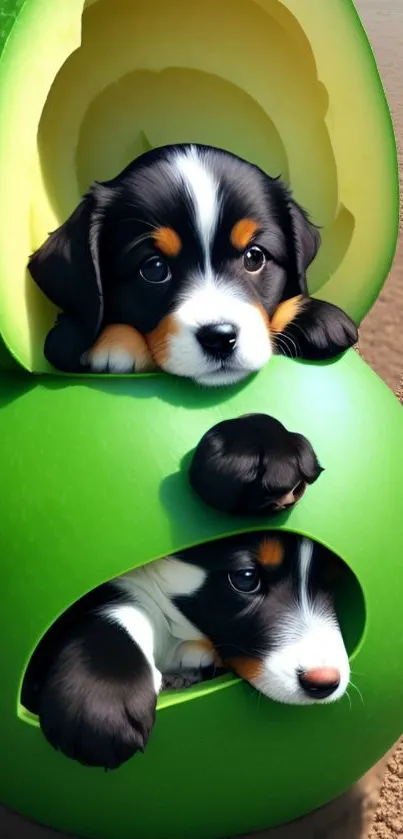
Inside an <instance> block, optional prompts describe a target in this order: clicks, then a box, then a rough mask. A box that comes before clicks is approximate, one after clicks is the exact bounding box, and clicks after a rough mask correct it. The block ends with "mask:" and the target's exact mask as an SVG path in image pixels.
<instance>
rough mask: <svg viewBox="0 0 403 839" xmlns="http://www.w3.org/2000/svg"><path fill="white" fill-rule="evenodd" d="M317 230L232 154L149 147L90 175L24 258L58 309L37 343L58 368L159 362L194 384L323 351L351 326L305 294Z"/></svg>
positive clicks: (348, 338) (134, 367) (122, 367)
mask: <svg viewBox="0 0 403 839" xmlns="http://www.w3.org/2000/svg"><path fill="white" fill-rule="evenodd" d="M319 242H320V236H319V231H318V229H317V228H316V227H315V226H314V225H313V224H312V223H311V222H310V220H309V218H308V216H307V214H306V213H305V212H304V211H303V209H302V208H301V207H300V206H299V205H298V204H297V203H296V202H295V200H294V199H293V198H292V196H291V194H290V192H289V190H288V189H287V188H286V186H285V185H284V184H283V183H282V182H281V181H280V180H278V179H273V178H270V177H269V176H268V175H266V174H265V173H264V172H263V171H261V170H260V169H259V168H257V167H256V166H254V165H252V164H250V163H247V162H245V161H244V160H241V159H240V158H238V157H236V156H235V155H232V154H230V153H229V152H224V151H221V150H218V149H213V148H210V147H207V146H197V145H180V146H167V147H164V148H161V149H156V150H153V151H150V152H147V153H146V154H145V155H143V156H141V157H140V158H138V159H137V160H135V161H134V162H133V163H131V164H130V165H129V166H128V167H127V168H126V169H125V170H124V171H123V172H122V173H121V174H119V175H118V176H117V177H116V178H114V179H112V180H110V181H108V182H105V183H95V184H94V185H93V186H92V187H91V189H90V191H89V192H88V194H87V195H86V196H85V198H84V199H83V201H82V202H81V204H80V205H79V206H78V207H77V209H76V210H75V211H74V213H73V214H72V216H71V217H70V218H69V219H68V220H67V221H66V222H65V224H63V225H62V226H61V227H60V228H59V229H58V230H56V231H55V232H54V233H53V234H52V235H51V236H50V237H49V239H48V240H47V241H46V242H45V244H44V245H43V246H42V247H41V248H40V249H39V250H38V251H37V252H36V253H35V254H33V256H32V257H31V259H30V263H29V268H30V271H31V274H32V276H33V278H34V280H35V281H36V282H37V284H38V285H39V287H40V288H41V289H42V291H44V293H45V294H46V295H47V296H48V297H49V298H50V299H51V300H52V301H53V303H55V304H56V306H58V307H59V308H60V309H61V310H62V314H61V316H60V317H59V319H58V321H57V324H56V326H55V327H54V329H53V330H52V331H51V332H50V334H49V335H48V337H47V339H46V345H45V354H46V356H47V358H48V360H49V361H50V362H51V363H52V364H53V365H54V366H56V367H58V368H60V369H63V370H66V371H67V372H77V371H80V370H82V371H85V370H92V371H98V372H105V371H109V372H114V373H126V372H132V371H137V372H141V371H146V370H151V369H154V368H155V367H158V368H161V369H163V370H165V371H167V372H168V373H172V374H174V375H177V376H185V377H188V378H191V379H194V380H195V381H197V382H199V383H200V384H204V385H225V384H230V383H232V382H236V381H239V380H240V379H242V378H244V377H245V376H247V375H248V374H250V373H252V372H253V371H256V370H260V369H261V368H262V367H263V366H264V365H265V364H266V363H267V362H268V361H269V359H270V358H271V356H272V354H273V353H274V352H286V353H289V354H290V355H297V356H300V357H302V358H307V359H310V358H312V359H325V358H331V357H333V356H335V355H337V354H339V353H341V352H342V351H343V350H345V349H346V348H347V347H349V346H351V344H353V343H355V341H356V339H357V331H356V328H355V325H354V324H353V323H352V321H351V320H350V319H349V318H348V317H347V316H346V315H345V314H344V313H343V312H342V311H341V310H340V309H338V308H337V307H335V306H332V305H331V304H329V303H325V302H322V301H319V300H313V299H312V298H309V297H308V291H307V283H306V269H307V268H308V266H309V265H310V263H311V262H312V260H313V259H314V257H315V255H316V252H317V249H318V247H319ZM281 304H282V305H281ZM284 304H285V305H284ZM279 307H280V308H279Z"/></svg>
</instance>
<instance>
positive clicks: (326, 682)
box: [298, 667, 341, 699]
mask: <svg viewBox="0 0 403 839" xmlns="http://www.w3.org/2000/svg"><path fill="white" fill-rule="evenodd" d="M340 679H341V675H340V671H339V670H336V668H334V667H317V668H315V669H312V670H304V671H302V672H301V673H299V674H298V681H299V683H300V685H301V687H302V689H303V690H304V691H305V693H306V694H307V696H309V697H310V699H326V698H327V697H328V696H331V695H332V693H334V692H335V691H336V690H337V688H338V687H339V685H340Z"/></svg>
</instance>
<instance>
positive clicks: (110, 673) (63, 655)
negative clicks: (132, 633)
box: [39, 620, 157, 769]
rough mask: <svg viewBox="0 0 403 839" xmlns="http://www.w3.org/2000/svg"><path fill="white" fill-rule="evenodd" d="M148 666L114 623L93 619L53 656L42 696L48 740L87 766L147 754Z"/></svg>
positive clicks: (151, 707) (109, 765)
mask: <svg viewBox="0 0 403 839" xmlns="http://www.w3.org/2000/svg"><path fill="white" fill-rule="evenodd" d="M156 700H157V696H156V692H155V687H154V683H153V678H152V673H151V669H150V666H149V664H148V662H147V661H146V659H145V658H144V656H143V653H142V652H141V650H140V649H139V648H138V647H137V645H136V644H135V643H134V642H133V641H132V639H131V638H130V637H129V636H128V635H127V634H126V633H125V632H124V631H123V630H121V629H120V628H119V627H117V626H116V625H111V624H108V623H107V622H106V621H103V620H101V621H99V620H95V621H94V623H93V624H91V625H90V626H88V627H87V628H86V629H84V630H81V631H80V632H78V633H76V637H75V638H74V639H73V640H70V641H69V642H68V643H67V644H66V645H65V646H64V647H63V648H62V649H61V650H60V652H59V654H58V655H57V657H56V658H55V659H54V662H53V665H52V667H51V669H50V671H49V673H48V676H47V679H46V681H45V684H44V685H43V687H42V691H41V695H40V699H39V720H40V724H41V728H42V731H43V733H44V735H45V737H46V738H47V740H48V741H49V743H50V744H51V745H52V746H53V747H54V748H55V749H57V750H60V751H61V752H63V753H64V754H65V755H66V756H67V757H69V758H71V759H73V760H77V761H79V763H82V764H84V765H85V766H98V767H103V768H104V769H116V768H117V767H118V766H120V765H121V764H122V763H124V762H125V761H127V760H129V758H131V757H132V756H133V755H134V754H136V752H143V751H144V749H145V746H146V744H147V741H148V738H149V736H150V733H151V730H152V727H153V725H154V720H155V707H156Z"/></svg>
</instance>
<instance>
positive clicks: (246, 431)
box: [189, 414, 323, 515]
mask: <svg viewBox="0 0 403 839" xmlns="http://www.w3.org/2000/svg"><path fill="white" fill-rule="evenodd" d="M322 471H323V470H322V467H321V466H320V464H319V462H318V459H317V457H316V455H315V452H314V450H313V448H312V446H311V444H310V443H309V441H308V440H307V439H306V438H305V437H303V436H302V434H294V433H292V432H290V431H287V429H286V428H285V427H284V426H283V425H282V424H281V422H278V420H275V419H273V417H269V416H267V415H266V414H250V415H247V416H244V417H239V418H238V419H234V420H226V421H224V422H221V423H219V424H218V425H216V426H214V427H213V428H212V429H210V431H208V432H207V434H205V435H204V437H203V438H202V440H201V441H200V443H199V445H198V446H197V448H196V450H195V453H194V455H193V459H192V462H191V465H190V471H189V478H190V483H191V485H192V487H193V489H194V491H195V492H196V493H197V494H198V495H199V496H200V498H201V499H202V500H203V501H204V502H205V503H207V504H209V505H210V506H212V507H215V508H216V509H217V510H221V511H223V512H226V513H233V514H237V515H256V514H266V515H267V514H270V513H275V512H279V511H281V510H284V509H287V508H289V507H292V506H293V505H294V504H296V503H297V501H299V500H300V498H301V497H302V495H303V494H304V492H305V489H306V487H307V485H308V484H312V483H314V481H316V479H317V478H318V477H319V475H320V473H321V472H322Z"/></svg>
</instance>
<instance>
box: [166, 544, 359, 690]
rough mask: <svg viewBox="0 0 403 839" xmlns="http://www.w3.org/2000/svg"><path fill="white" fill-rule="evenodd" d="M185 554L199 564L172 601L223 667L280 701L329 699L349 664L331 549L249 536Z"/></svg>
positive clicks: (343, 684)
mask: <svg viewBox="0 0 403 839" xmlns="http://www.w3.org/2000/svg"><path fill="white" fill-rule="evenodd" d="M183 559H185V560H186V559H187V561H190V562H192V563H193V562H194V563H195V564H196V565H199V566H200V567H202V568H204V570H205V577H204V581H203V583H202V584H201V586H200V587H198V588H197V589H196V590H192V592H190V593H189V595H188V596H183V595H181V596H178V597H176V599H175V603H176V605H177V606H178V608H179V609H180V610H181V611H182V612H183V613H184V615H185V616H186V618H187V619H188V620H190V621H191V622H192V623H193V624H194V625H195V626H196V627H197V628H198V629H199V630H200V631H201V632H203V634H205V635H206V636H207V637H208V638H209V639H210V640H211V641H212V643H213V645H214V648H215V650H216V651H217V654H218V657H219V659H221V662H222V663H223V665H224V666H225V667H226V668H227V669H230V670H232V671H233V672H235V673H236V674H237V675H239V676H241V677H242V678H243V679H245V680H246V681H248V682H250V683H251V684H252V685H253V686H254V687H256V688H257V689H258V690H259V691H261V693H263V694H264V695H265V696H268V697H270V698H271V699H274V700H276V701H278V702H284V703H290V704H296V705H307V704H313V703H317V702H333V701H335V700H336V699H339V698H340V697H341V696H342V695H343V694H344V693H345V691H346V689H347V687H348V684H349V679H350V669H349V661H348V655H347V652H346V649H345V646H344V642H343V638H342V635H341V631H340V627H339V624H338V621H337V617H336V613H335V610H334V605H333V600H332V594H331V591H330V590H329V587H328V584H327V580H326V572H327V567H328V564H329V567H330V568H331V570H332V560H334V557H333V555H331V554H329V553H328V552H327V551H326V550H325V549H324V548H322V547H321V546H319V545H317V544H314V543H313V542H311V541H310V540H309V539H306V538H301V537H298V536H295V535H293V534H271V535H270V534H249V535H247V536H242V537H231V538H230V539H228V540H223V541H222V542H217V543H214V544H213V545H208V546H202V547H200V548H197V549H195V550H194V551H191V552H189V553H188V555H185V554H184V555H183Z"/></svg>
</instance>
